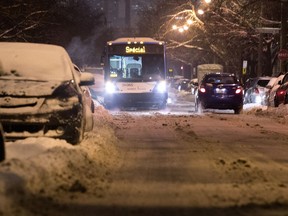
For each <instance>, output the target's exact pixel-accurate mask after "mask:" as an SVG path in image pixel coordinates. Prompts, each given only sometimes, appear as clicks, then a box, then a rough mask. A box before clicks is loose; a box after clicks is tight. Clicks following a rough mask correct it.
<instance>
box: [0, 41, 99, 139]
mask: <svg viewBox="0 0 288 216" xmlns="http://www.w3.org/2000/svg"><path fill="white" fill-rule="evenodd" d="M93 83H94V77H93V76H92V75H91V74H90V75H89V74H81V76H80V75H79V74H78V73H76V71H75V70H74V66H73V63H72V61H71V59H70V57H69V55H68V53H67V52H66V50H65V49H64V48H63V47H60V46H56V45H48V44H35V43H17V42H1V43H0V122H2V125H3V130H4V134H5V138H6V139H7V140H9V139H12V140H14V139H19V138H27V137H39V136H42V137H53V138H59V139H65V140H66V141H67V142H69V143H71V144H77V143H79V142H81V140H82V139H83V136H84V132H85V131H88V130H92V128H93V125H91V116H92V113H91V109H90V107H87V105H86V104H85V103H84V100H83V94H82V90H81V88H80V86H82V85H93Z"/></svg>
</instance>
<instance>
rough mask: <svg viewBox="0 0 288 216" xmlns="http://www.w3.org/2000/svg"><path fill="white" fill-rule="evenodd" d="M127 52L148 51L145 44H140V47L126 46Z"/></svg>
mask: <svg viewBox="0 0 288 216" xmlns="http://www.w3.org/2000/svg"><path fill="white" fill-rule="evenodd" d="M125 51H126V53H128V54H134V53H146V51H145V46H142V47H141V46H139V47H130V46H126V48H125Z"/></svg>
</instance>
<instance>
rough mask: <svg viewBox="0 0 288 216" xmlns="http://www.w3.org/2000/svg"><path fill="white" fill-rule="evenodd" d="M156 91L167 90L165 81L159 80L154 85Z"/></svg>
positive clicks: (162, 91) (163, 91)
mask: <svg viewBox="0 0 288 216" xmlns="http://www.w3.org/2000/svg"><path fill="white" fill-rule="evenodd" d="M156 91H157V92H158V93H165V92H166V91H167V86H166V82H165V81H160V82H159V83H158V84H157V85H156Z"/></svg>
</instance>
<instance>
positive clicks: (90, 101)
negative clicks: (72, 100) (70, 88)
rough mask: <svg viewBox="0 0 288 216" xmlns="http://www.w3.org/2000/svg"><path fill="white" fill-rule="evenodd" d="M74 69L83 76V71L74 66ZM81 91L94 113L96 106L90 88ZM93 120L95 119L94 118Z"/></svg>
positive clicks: (84, 87)
mask: <svg viewBox="0 0 288 216" xmlns="http://www.w3.org/2000/svg"><path fill="white" fill-rule="evenodd" d="M74 69H75V70H76V72H77V73H78V74H79V75H80V76H82V74H83V71H81V69H80V68H79V67H78V66H77V65H75V64H74ZM81 89H82V93H83V96H84V98H83V99H84V102H85V103H86V104H87V105H88V107H90V108H91V112H92V113H94V110H95V105H94V101H93V98H92V94H91V92H90V89H89V87H88V86H81ZM92 119H93V117H92Z"/></svg>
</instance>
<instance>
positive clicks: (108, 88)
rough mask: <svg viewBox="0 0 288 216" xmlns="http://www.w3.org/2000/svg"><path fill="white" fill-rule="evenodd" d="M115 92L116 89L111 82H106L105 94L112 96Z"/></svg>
mask: <svg viewBox="0 0 288 216" xmlns="http://www.w3.org/2000/svg"><path fill="white" fill-rule="evenodd" d="M116 90H117V87H116V85H115V84H114V83H113V82H110V81H108V82H106V84H105V92H106V93H109V94H112V93H115V92H116Z"/></svg>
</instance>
